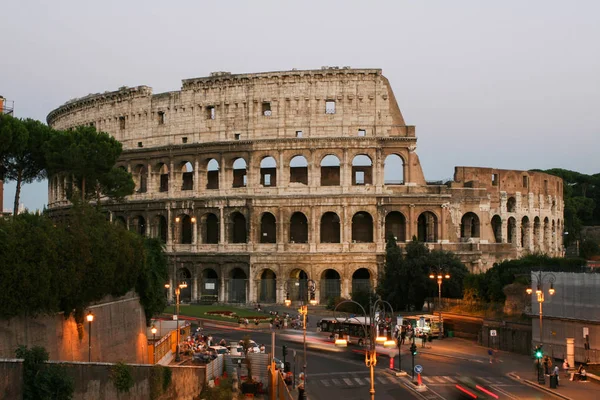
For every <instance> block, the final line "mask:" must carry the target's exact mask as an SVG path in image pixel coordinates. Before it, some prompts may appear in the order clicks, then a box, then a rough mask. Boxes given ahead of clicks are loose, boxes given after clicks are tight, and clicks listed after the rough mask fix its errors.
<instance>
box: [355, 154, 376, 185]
mask: <svg viewBox="0 0 600 400" xmlns="http://www.w3.org/2000/svg"><path fill="white" fill-rule="evenodd" d="M372 183H373V163H372V162H371V159H370V158H369V157H368V156H366V155H364V154H359V155H357V156H356V157H354V159H352V184H353V185H370V184H372Z"/></svg>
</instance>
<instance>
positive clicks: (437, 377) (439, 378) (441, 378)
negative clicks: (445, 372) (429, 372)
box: [433, 376, 446, 383]
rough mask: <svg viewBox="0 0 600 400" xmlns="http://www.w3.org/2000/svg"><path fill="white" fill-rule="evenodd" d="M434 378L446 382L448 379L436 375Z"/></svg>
mask: <svg viewBox="0 0 600 400" xmlns="http://www.w3.org/2000/svg"><path fill="white" fill-rule="evenodd" d="M433 379H435V380H436V381H437V382H439V383H446V380H445V379H444V377H442V376H434V377H433Z"/></svg>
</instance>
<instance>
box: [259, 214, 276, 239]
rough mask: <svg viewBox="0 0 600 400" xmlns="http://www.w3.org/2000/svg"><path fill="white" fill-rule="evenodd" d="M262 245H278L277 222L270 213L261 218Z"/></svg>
mask: <svg viewBox="0 0 600 400" xmlns="http://www.w3.org/2000/svg"><path fill="white" fill-rule="evenodd" d="M260 243H277V220H276V219H275V216H274V215H273V214H271V213H270V212H266V213H263V215H262V216H261V218H260Z"/></svg>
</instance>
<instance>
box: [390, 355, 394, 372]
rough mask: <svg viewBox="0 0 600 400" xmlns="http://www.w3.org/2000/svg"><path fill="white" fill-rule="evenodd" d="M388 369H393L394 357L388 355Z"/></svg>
mask: <svg viewBox="0 0 600 400" xmlns="http://www.w3.org/2000/svg"><path fill="white" fill-rule="evenodd" d="M390 369H394V357H392V356H390Z"/></svg>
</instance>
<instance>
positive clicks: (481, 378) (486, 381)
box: [477, 376, 492, 385]
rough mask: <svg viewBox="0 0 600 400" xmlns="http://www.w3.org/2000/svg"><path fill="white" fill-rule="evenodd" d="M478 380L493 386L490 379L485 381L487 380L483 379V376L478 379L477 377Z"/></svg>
mask: <svg viewBox="0 0 600 400" xmlns="http://www.w3.org/2000/svg"><path fill="white" fill-rule="evenodd" d="M477 379H479V380H481V381H483V382H485V383H487V384H488V385H491V384H492V382H490V381H489V380H488V379H485V378H483V377H481V376H478V377H477Z"/></svg>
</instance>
